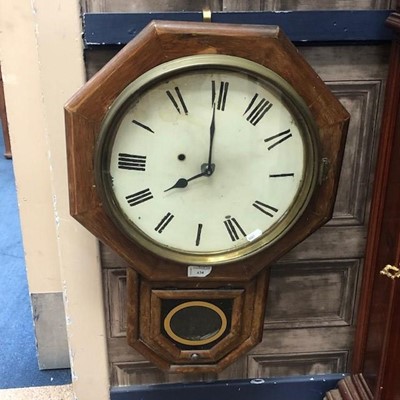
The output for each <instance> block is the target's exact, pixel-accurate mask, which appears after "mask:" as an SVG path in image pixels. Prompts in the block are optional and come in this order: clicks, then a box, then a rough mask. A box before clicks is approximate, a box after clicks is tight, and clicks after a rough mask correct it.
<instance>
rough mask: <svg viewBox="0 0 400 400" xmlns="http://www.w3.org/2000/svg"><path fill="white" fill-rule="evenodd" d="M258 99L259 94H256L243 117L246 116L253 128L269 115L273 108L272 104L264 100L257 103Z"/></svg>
mask: <svg viewBox="0 0 400 400" xmlns="http://www.w3.org/2000/svg"><path fill="white" fill-rule="evenodd" d="M257 98H258V93H256V94H255V95H254V96H253V98H252V99H251V101H250V104H249V105H248V106H247V108H246V111H245V112H244V113H243V115H246V114H247V113H248V114H247V117H246V120H247V121H249V122H250V123H251V124H252V125H253V126H256V125H257V124H258V123H259V122H260V121H261V120H262V119H263V117H264V115H265V114H266V113H267V111H268V110H269V109H270V108H271V107H272V103H270V102H269V101H268V100H266V99H264V98H262V99H261V100H259V101H258V102H256V100H257Z"/></svg>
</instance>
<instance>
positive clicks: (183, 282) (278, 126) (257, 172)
mask: <svg viewBox="0 0 400 400" xmlns="http://www.w3.org/2000/svg"><path fill="white" fill-rule="evenodd" d="M65 115H66V133H67V150H68V169H69V171H68V172H69V189H70V208H71V214H72V216H73V217H74V218H76V219H77V220H78V221H79V222H80V223H81V224H82V225H83V226H85V227H86V228H87V229H88V230H89V231H91V232H92V233H93V234H94V235H96V236H97V237H98V238H99V239H100V240H101V241H102V242H104V243H105V244H106V245H108V246H109V247H111V249H113V250H114V251H115V252H117V253H118V254H119V255H120V256H122V257H123V258H124V259H125V260H126V261H127V262H128V263H129V265H130V267H131V268H129V271H128V304H127V310H128V331H127V332H128V333H127V336H128V342H129V344H130V345H131V346H133V347H134V348H135V349H137V350H138V351H140V352H141V353H142V354H143V355H145V356H146V357H147V358H148V359H150V360H151V361H153V362H154V363H155V364H156V365H158V366H159V367H161V368H163V369H167V370H170V371H177V372H178V371H179V372H202V371H204V372H208V371H219V370H221V369H222V368H224V367H226V366H227V365H229V364H230V363H231V362H233V361H234V360H235V359H237V358H238V357H239V356H240V355H242V354H243V353H245V352H246V351H248V350H249V349H250V348H252V347H253V346H255V345H256V344H257V343H259V342H260V340H261V337H262V328H263V319H264V309H265V300H266V294H267V288H268V275H269V274H268V268H267V267H268V265H270V264H271V262H273V261H274V260H276V259H277V258H278V257H280V256H282V255H283V254H285V253H286V252H287V251H288V250H290V249H291V248H292V247H294V246H295V245H296V244H298V243H299V242H300V241H302V240H304V239H305V238H306V237H307V236H308V235H310V234H311V233H312V232H313V231H314V230H315V229H317V228H318V227H320V226H321V225H322V224H324V223H325V222H326V221H327V220H328V219H329V218H330V216H331V213H332V208H333V203H334V199H335V193H336V188H337V184H338V178H339V171H340V165H341V159H342V154H343V147H344V140H345V133H346V130H347V124H348V119H349V116H348V114H347V112H346V111H345V110H344V109H343V107H342V106H341V105H340V103H339V102H338V100H337V99H336V98H335V97H334V96H333V95H332V94H331V93H330V91H329V90H328V89H327V88H326V86H325V85H324V83H323V82H322V81H321V80H320V78H319V77H318V76H317V75H316V73H315V72H314V71H313V70H312V68H311V67H310V66H309V65H308V64H307V63H306V62H305V61H304V59H303V58H302V57H301V56H300V55H299V54H298V52H297V50H296V48H295V47H294V46H293V45H292V44H291V43H290V41H289V40H288V39H287V38H286V37H285V36H284V34H283V33H282V31H281V30H280V29H279V28H278V27H268V26H244V25H217V24H209V23H186V22H159V21H156V22H152V23H151V24H149V25H148V26H147V27H146V28H145V29H144V30H143V31H142V32H141V33H140V34H139V35H138V36H137V37H136V38H135V39H134V40H132V41H131V42H130V43H129V44H127V45H126V46H125V47H124V49H123V50H121V51H120V52H119V53H118V54H117V55H116V56H115V57H114V58H113V59H112V60H111V61H110V62H109V63H108V64H107V65H106V66H105V67H104V68H103V69H102V70H100V71H99V72H98V73H97V74H96V75H95V76H94V77H93V78H92V79H91V80H90V81H89V82H87V84H86V85H84V86H83V87H82V88H81V89H80V90H79V91H78V92H77V93H76V94H75V95H74V96H73V97H72V99H71V100H70V101H69V102H68V103H67V105H66V107H65Z"/></svg>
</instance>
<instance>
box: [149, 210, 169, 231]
mask: <svg viewBox="0 0 400 400" xmlns="http://www.w3.org/2000/svg"><path fill="white" fill-rule="evenodd" d="M173 219H174V215H173V214H171V213H170V212H169V213H167V214H165V215H164V217H162V219H161V221H160V222H159V223H158V225H157V226H156V227H155V228H154V230H155V231H157V232H158V233H162V232H163V230H164V229H165V228H166V227H167V226H168V224H169V223H170V222H171V221H172V220H173Z"/></svg>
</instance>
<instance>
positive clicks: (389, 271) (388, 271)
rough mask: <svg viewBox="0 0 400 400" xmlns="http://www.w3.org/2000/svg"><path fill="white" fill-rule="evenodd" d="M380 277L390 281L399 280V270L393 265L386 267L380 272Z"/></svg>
mask: <svg viewBox="0 0 400 400" xmlns="http://www.w3.org/2000/svg"><path fill="white" fill-rule="evenodd" d="M380 273H381V274H382V275H386V276H388V277H389V278H391V279H395V278H400V269H399V268H397V267H395V266H394V265H390V264H388V265H386V267H385V268H383V269H382V271H381V272H380Z"/></svg>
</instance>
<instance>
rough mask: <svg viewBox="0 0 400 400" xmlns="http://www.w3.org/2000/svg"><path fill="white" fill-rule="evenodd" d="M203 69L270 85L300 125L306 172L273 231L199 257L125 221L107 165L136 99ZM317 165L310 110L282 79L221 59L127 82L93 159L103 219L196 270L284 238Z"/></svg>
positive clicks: (171, 64) (211, 57)
mask: <svg viewBox="0 0 400 400" xmlns="http://www.w3.org/2000/svg"><path fill="white" fill-rule="evenodd" d="M206 68H214V69H222V70H230V71H236V72H242V73H245V74H248V75H250V76H254V77H256V78H258V79H261V80H264V81H266V82H268V83H269V85H271V86H273V87H274V88H275V89H276V90H277V91H279V92H281V93H282V94H283V97H284V99H285V101H286V103H287V106H288V107H289V108H290V110H291V112H292V113H293V114H295V115H296V118H297V122H298V123H299V125H300V131H301V134H302V138H303V142H304V146H305V164H306V168H305V173H304V179H303V184H302V186H301V188H300V189H299V192H298V194H297V196H296V198H295V199H294V201H293V203H292V206H291V208H290V209H289V210H288V211H287V212H286V213H285V214H284V215H283V216H282V217H281V218H280V220H279V221H277V223H276V224H274V225H273V226H272V229H270V230H269V231H268V232H266V233H264V234H263V235H261V236H260V238H258V239H257V240H255V241H253V242H248V243H247V244H246V245H243V246H241V247H235V248H233V249H231V250H227V251H219V252H218V251H217V252H208V253H205V252H203V253H202V252H187V251H181V250H179V249H175V248H171V247H169V246H165V245H163V244H161V243H158V242H156V241H155V240H153V239H152V238H150V237H148V236H147V235H146V234H144V233H143V232H142V231H141V230H140V229H139V228H137V227H136V226H135V225H134V224H133V223H132V222H130V221H128V220H127V218H125V216H124V213H123V212H122V210H121V209H120V207H119V205H118V203H117V201H116V199H115V196H114V194H113V190H112V183H111V179H110V175H109V167H108V166H109V160H110V154H111V148H112V144H113V139H114V136H115V129H116V125H117V123H118V121H119V118H120V117H121V115H123V114H124V112H125V110H126V109H127V108H128V106H129V105H130V104H131V102H132V101H134V99H135V98H136V96H138V95H140V93H141V92H143V91H145V90H146V89H147V88H148V87H149V86H151V85H154V84H157V82H158V81H160V80H161V79H165V78H167V77H169V76H173V75H177V74H180V73H185V72H187V71H193V70H198V69H206ZM318 165H319V144H318V139H317V127H316V124H315V122H314V120H313V117H312V115H311V113H310V110H309V108H308V107H307V105H306V104H305V102H304V101H303V99H302V98H301V97H300V96H299V94H298V93H297V92H296V91H295V89H294V88H293V87H292V86H291V85H290V84H289V83H288V82H287V81H286V80H284V79H283V78H282V77H281V76H279V75H278V74H276V73H275V72H273V71H272V70H270V69H268V68H266V67H265V66H263V65H261V64H257V63H255V62H253V61H250V60H247V59H244V58H240V57H236V56H229V55H221V54H205V55H194V56H187V57H182V58H177V59H175V60H172V61H168V62H165V63H163V64H160V65H158V66H156V67H154V68H152V69H150V70H149V71H147V72H145V73H144V74H143V75H141V76H140V77H138V78H137V79H136V80H134V81H133V82H132V83H130V84H129V85H128V86H127V87H126V88H125V89H124V90H123V91H122V92H121V93H120V94H119V96H118V97H117V98H116V100H115V101H114V103H113V104H112V106H111V107H110V109H109V111H108V112H107V114H106V116H105V118H104V120H103V122H102V125H101V130H100V133H99V136H98V140H97V143H96V148H95V159H94V166H95V179H96V187H97V189H98V191H99V194H100V197H101V199H102V201H103V204H104V207H105V209H106V212H107V214H108V215H109V216H110V218H111V219H112V221H113V223H114V224H115V225H116V226H117V227H118V229H119V230H120V231H121V232H122V233H124V234H125V235H126V236H127V237H128V238H129V239H130V240H132V241H134V242H135V243H137V244H139V245H140V246H142V247H144V248H146V249H147V250H149V251H151V252H152V253H155V254H156V255H158V256H160V257H163V258H166V259H169V260H172V261H175V262H178V263H184V264H194V265H217V264H225V263H229V262H235V261H238V260H242V259H244V258H247V257H250V256H251V255H254V254H256V253H258V252H259V251H261V250H263V249H265V248H267V247H268V246H270V245H272V244H273V243H275V242H276V241H277V240H279V239H280V238H281V237H282V236H284V235H285V233H286V232H287V231H288V230H289V229H290V228H291V227H292V226H293V225H294V224H295V223H296V221H297V220H298V218H299V217H300V216H301V215H302V213H303V211H304V210H305V208H306V207H307V204H308V203H309V200H310V198H311V196H312V194H313V191H314V189H315V186H316V182H317V176H318Z"/></svg>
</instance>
